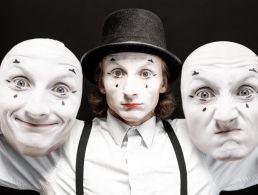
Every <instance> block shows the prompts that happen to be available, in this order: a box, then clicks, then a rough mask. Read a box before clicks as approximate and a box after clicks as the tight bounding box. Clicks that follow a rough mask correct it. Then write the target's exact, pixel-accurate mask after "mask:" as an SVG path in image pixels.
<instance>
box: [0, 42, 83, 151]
mask: <svg viewBox="0 0 258 195" xmlns="http://www.w3.org/2000/svg"><path fill="white" fill-rule="evenodd" d="M49 41H50V45H48V42H49ZM52 41H53V42H52ZM29 43H32V44H31V46H33V47H34V48H30V47H29V46H30V44H29ZM24 44H25V45H23V42H22V43H20V44H18V46H17V50H16V47H14V48H13V49H12V50H11V51H10V52H9V53H8V54H7V55H6V57H5V59H4V60H3V62H2V65H3V66H2V65H1V68H0V123H1V130H2V133H3V135H4V136H5V138H6V139H7V141H8V142H9V143H10V144H11V145H12V146H13V147H14V148H15V149H16V150H17V151H18V152H19V153H22V154H26V155H30V156H41V155H45V154H47V153H49V152H51V151H52V150H54V149H56V148H58V147H59V146H60V145H62V144H63V143H64V141H65V140H66V139H67V137H68V136H69V133H70V130H71V129H72V127H73V125H74V123H75V120H76V116H77V113H78V110H79V106H80V101H81V95H82V72H81V69H80V66H79V62H78V60H77V59H76V58H75V57H74V58H73V57H72V55H73V54H70V53H69V52H70V51H69V50H67V49H66V48H65V49H64V48H63V47H64V46H63V45H62V44H61V43H60V42H57V41H54V40H48V39H47V40H45V39H43V40H42V39H39V40H38V39H35V40H34V39H32V40H28V42H25V43H24ZM52 44H53V46H52ZM60 44H61V45H60ZM23 47H24V48H23ZM22 48H23V49H24V55H23V53H22V51H23V50H22ZM57 48H59V51H58V52H59V54H63V53H62V52H61V51H62V50H63V52H64V54H63V55H59V54H58V55H57V53H56V49H57ZM27 49H33V52H31V53H30V52H28V51H27ZM52 50H53V52H51V51H52ZM60 50H61V51H60ZM35 51H38V52H39V51H41V52H40V53H39V55H37V52H35ZM44 51H46V53H45V56H44ZM42 52H43V53H42ZM67 52H68V54H67ZM66 54H67V55H66ZM69 55H70V57H71V59H69V60H67V57H66V58H64V57H63V56H69ZM68 58H69V57H68ZM15 60H18V61H19V62H20V63H13V62H14V61H15ZM73 61H74V63H73V64H70V63H71V62H73ZM70 70H74V71H70ZM74 72H76V74H75V73H74ZM7 80H8V81H9V82H8V81H7ZM75 92H76V93H75ZM15 96H16V97H15ZM62 102H64V104H62Z"/></svg>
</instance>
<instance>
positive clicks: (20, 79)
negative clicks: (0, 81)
mask: <svg viewBox="0 0 258 195" xmlns="http://www.w3.org/2000/svg"><path fill="white" fill-rule="evenodd" d="M6 81H7V82H8V83H9V84H10V87H11V88H12V89H14V90H16V91H23V90H26V89H28V88H30V87H31V84H30V80H29V79H28V78H27V77H24V76H16V77H14V78H12V79H10V80H9V79H8V80H6Z"/></svg>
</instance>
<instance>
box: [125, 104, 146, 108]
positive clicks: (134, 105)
mask: <svg viewBox="0 0 258 195" xmlns="http://www.w3.org/2000/svg"><path fill="white" fill-rule="evenodd" d="M141 105H143V104H142V103H126V104H122V106H123V107H125V108H137V107H140V106H141Z"/></svg>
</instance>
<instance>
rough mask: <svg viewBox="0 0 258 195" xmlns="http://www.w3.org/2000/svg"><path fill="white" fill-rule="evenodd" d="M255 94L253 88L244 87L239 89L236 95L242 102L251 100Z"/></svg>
mask: <svg viewBox="0 0 258 195" xmlns="http://www.w3.org/2000/svg"><path fill="white" fill-rule="evenodd" d="M255 92H256V91H255V89H254V88H253V87H252V86H249V85H242V86H240V87H239V88H238V89H237V92H236V95H237V96H238V97H240V99H242V100H251V99H252V97H253V96H254V94H255Z"/></svg>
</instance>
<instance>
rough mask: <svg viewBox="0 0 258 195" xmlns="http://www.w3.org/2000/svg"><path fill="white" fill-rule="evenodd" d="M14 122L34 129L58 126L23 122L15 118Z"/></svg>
mask: <svg viewBox="0 0 258 195" xmlns="http://www.w3.org/2000/svg"><path fill="white" fill-rule="evenodd" d="M15 120H16V121H18V122H19V123H22V124H23V125H25V126H28V127H34V128H46V127H52V126H55V125H57V124H58V123H35V122H30V121H24V120H21V119H19V118H15Z"/></svg>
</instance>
